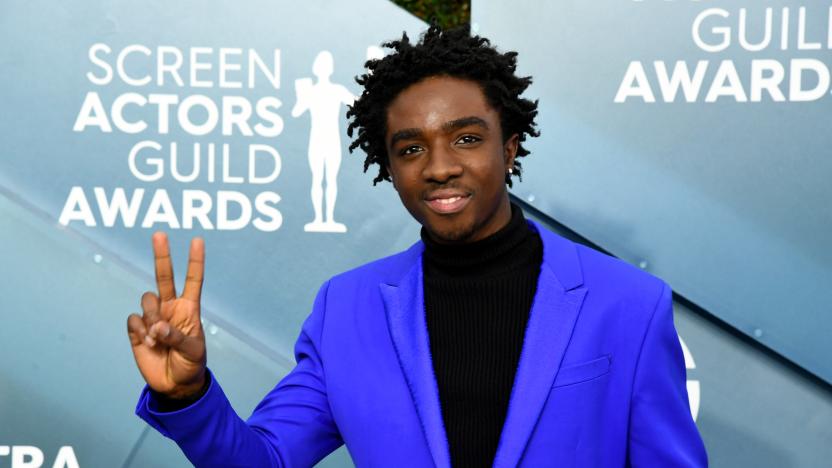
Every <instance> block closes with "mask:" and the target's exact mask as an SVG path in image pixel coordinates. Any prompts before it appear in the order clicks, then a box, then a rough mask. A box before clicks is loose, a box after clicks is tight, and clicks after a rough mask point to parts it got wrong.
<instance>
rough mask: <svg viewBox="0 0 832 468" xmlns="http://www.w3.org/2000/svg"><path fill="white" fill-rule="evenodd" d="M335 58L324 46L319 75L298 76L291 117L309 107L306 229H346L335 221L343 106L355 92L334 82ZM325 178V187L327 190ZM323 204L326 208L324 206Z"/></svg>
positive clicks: (314, 69) (315, 69) (315, 67)
mask: <svg viewBox="0 0 832 468" xmlns="http://www.w3.org/2000/svg"><path fill="white" fill-rule="evenodd" d="M333 67H334V65H333V59H332V54H331V53H330V52H329V51H326V50H323V51H321V52H319V53H318V55H317V56H316V57H315V61H314V63H313V64H312V73H313V74H314V75H315V77H316V78H317V81H316V82H313V81H312V78H301V79H298V80H295V94H296V96H297V102H296V103H295V107H294V108H292V117H300V116H301V115H303V114H304V113H305V112H306V111H309V115H310V120H311V126H310V127H311V128H310V131H309V169H310V170H311V171H312V190H311V197H312V208H313V209H314V211H315V218H314V219H313V220H312V222H309V223H306V225H305V226H304V227H303V230H304V231H306V232H347V227H346V226H345V225H344V224H342V223H339V222H336V221H335V200H336V199H337V198H338V181H337V178H338V170H339V169H340V168H341V130H340V128H339V127H340V117H341V115H342V113H341V106H342V105H348V104H352V103H353V101H355V99H356V96H354V95H353V94H352V93H351V92H350V91H349V90H347V88H346V87H344V86H342V85H340V84H336V83H332V82H331V81H330V80H329V79H330V76H332V72H333ZM324 182H325V183H326V191H324ZM324 205H325V206H326V210H324Z"/></svg>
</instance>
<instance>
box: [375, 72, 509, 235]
mask: <svg viewBox="0 0 832 468" xmlns="http://www.w3.org/2000/svg"><path fill="white" fill-rule="evenodd" d="M517 141H518V137H517V135H512V136H511V137H510V138H508V140H506V142H505V143H504V142H503V139H502V129H501V128H500V116H499V114H498V112H497V111H496V110H494V109H493V108H491V106H490V105H489V104H488V102H487V101H486V98H485V95H484V94H483V92H482V90H481V89H480V87H479V85H478V84H477V83H476V82H474V81H470V80H464V79H459V78H451V77H447V76H435V77H430V78H426V79H424V80H422V81H419V82H418V83H415V84H413V85H411V86H409V87H408V88H405V89H404V90H403V91H402V92H401V93H399V95H398V96H396V98H395V99H394V100H393V101H392V102H391V103H390V105H389V107H388V108H387V133H386V134H385V143H386V146H387V154H388V155H389V161H390V162H389V166H388V171H389V173H390V176H391V177H392V179H393V185H394V186H395V188H396V191H398V193H399V198H401V200H402V203H403V204H404V206H405V208H407V211H409V212H410V214H411V215H412V216H413V217H414V218H415V219H416V220H417V221H418V222H419V223H421V224H422V226H424V227H425V229H426V230H427V232H428V234H429V235H430V236H431V237H432V238H433V239H434V240H436V241H438V242H443V243H457V242H473V241H476V240H479V239H482V238H485V237H487V236H488V235H490V234H493V233H494V232H496V231H497V230H499V229H500V228H501V227H503V226H504V225H505V224H506V223H508V221H509V219H510V218H511V207H510V205H509V201H508V192H507V190H506V185H505V176H506V172H507V171H508V169H509V168H510V167H511V166H512V164H513V162H514V157H515V155H516V153H517Z"/></svg>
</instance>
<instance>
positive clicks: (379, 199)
mask: <svg viewBox="0 0 832 468" xmlns="http://www.w3.org/2000/svg"><path fill="white" fill-rule="evenodd" d="M790 3H792V2H785V3H783V2H780V3H777V4H775V3H772V4H771V5H760V6H754V7H753V8H751V7H749V8H744V9H743V8H741V6H740V5H732V4H730V3H729V2H723V3H716V2H705V1H702V2H696V1H691V2H682V1H677V2H659V1H656V2H650V1H648V0H645V1H641V2H633V1H624V0H619V1H615V2H613V1H605V2H601V3H598V2H594V3H592V4H585V2H584V3H581V2H552V3H550V4H546V5H539V4H537V3H535V2H525V3H524V2H521V3H519V4H512V6H511V7H509V6H505V5H501V4H499V2H490V1H478V2H474V4H473V10H474V22H475V28H478V29H479V31H480V32H481V33H483V34H484V35H486V36H488V37H491V38H493V39H494V42H495V43H496V44H498V45H499V46H501V47H502V48H504V49H516V50H518V51H520V64H521V72H524V73H530V74H533V75H534V77H535V80H536V81H535V85H534V87H533V88H532V89H531V90H530V95H532V97H539V98H540V100H541V104H540V106H541V114H540V119H539V123H540V124H541V127H542V130H543V136H542V137H541V138H540V139H539V140H538V141H536V142H533V143H532V144H531V147H532V148H533V150H534V153H535V154H533V155H532V156H530V157H529V161H528V162H526V164H525V165H524V167H526V168H527V169H528V170H527V172H526V174H525V175H524V180H523V182H522V183H520V184H517V185H516V189H515V190H514V194H515V195H516V196H517V197H519V198H521V199H523V200H524V201H526V202H528V203H529V204H530V205H532V206H534V207H535V208H537V209H539V210H540V211H541V212H542V213H543V214H544V216H542V217H541V218H540V220H541V221H542V222H544V223H545V222H547V221H548V218H547V216H548V217H551V218H554V219H557V220H559V221H561V222H564V223H565V224H566V225H568V226H570V227H572V228H573V229H575V230H576V231H577V232H579V233H581V234H582V235H584V236H586V237H588V238H589V239H591V240H592V241H594V242H597V243H598V244H599V245H601V246H603V247H604V248H607V249H608V250H610V251H612V252H613V253H614V254H616V255H618V256H620V257H622V258H624V259H625V260H627V261H630V262H632V263H635V264H638V265H640V266H641V267H642V268H645V269H647V270H648V271H651V272H653V273H655V274H657V275H659V276H662V277H663V278H665V279H667V280H668V281H669V282H670V283H671V285H673V286H674V288H675V289H676V290H677V291H679V292H681V293H682V294H684V295H686V296H687V297H689V298H690V299H692V300H693V301H694V302H696V303H698V304H700V305H702V306H703V307H705V308H706V309H707V310H709V311H710V312H712V313H714V314H716V315H718V316H719V317H721V318H723V319H724V320H726V321H728V322H729V323H731V324H732V325H734V326H736V327H737V328H739V329H740V330H742V331H743V332H744V333H748V334H749V335H750V336H752V337H754V338H755V339H759V340H761V341H762V342H764V343H765V344H766V345H768V346H770V347H772V348H774V349H776V350H777V351H778V352H780V353H782V354H784V355H786V356H787V357H789V359H792V360H793V361H794V362H796V363H798V365H800V366H803V367H805V368H807V369H809V370H810V371H811V372H813V373H815V374H817V375H819V376H821V378H824V379H827V380H828V379H829V377H830V375H832V368H830V367H829V362H828V360H825V359H823V356H825V355H827V354H828V352H829V348H828V345H826V344H824V341H823V337H824V334H825V333H824V330H828V329H829V326H830V322H829V320H830V319H829V315H828V314H823V311H824V310H827V311H828V310H829V306H828V303H829V299H830V297H829V294H830V293H829V287H828V285H829V284H830V274H829V272H830V257H829V254H828V249H826V248H825V243H826V242H828V239H829V234H830V231H831V230H830V224H831V222H830V214H829V213H830V212H829V210H825V209H824V208H825V207H824V205H823V201H824V200H825V199H829V196H830V195H832V193H830V191H829V189H828V188H827V186H826V185H825V184H824V179H825V178H828V177H827V176H829V175H832V166H830V163H829V161H828V160H827V159H826V158H825V154H826V152H827V150H826V149H825V148H826V147H828V145H825V144H824V143H829V142H830V141H829V137H828V136H827V134H828V132H825V131H824V129H825V128H826V127H827V126H828V125H827V124H826V122H825V119H824V116H827V115H828V111H829V104H828V102H829V101H828V99H829V98H828V89H829V71H828V69H827V68H825V67H826V66H828V64H829V63H830V61H829V50H830V48H832V38H830V36H828V35H827V32H828V27H827V20H828V18H829V5H826V6H824V5H822V4H821V3H820V2H814V3H813V4H806V5H803V4H801V5H797V4H794V5H791V4H790ZM769 7H770V8H769ZM743 25H746V26H743ZM424 27H425V25H424V23H422V22H421V21H419V20H417V19H416V18H414V17H413V16H411V15H410V14H408V13H407V12H405V11H403V10H401V9H400V8H398V7H397V6H395V5H393V4H392V3H390V2H388V1H386V0H357V1H351V2H328V1H324V0H317V1H316V0H313V1H303V2H301V1H291V2H289V1H286V2H265V1H262V0H247V1H244V2H218V1H209V2H195V1H186V2H176V3H170V2H160V1H151V2H142V3H140V4H136V3H131V2H115V3H113V2H103V1H100V0H99V1H93V2H84V3H83V4H79V5H64V4H62V3H57V2H46V1H42V0H35V1H18V0H13V1H10V2H5V3H4V4H3V5H2V6H0V42H2V44H3V47H2V48H0V70H2V73H0V108H1V109H2V112H0V141H2V148H0V227H2V229H0V256H2V259H3V268H2V269H0V319H2V320H1V321H0V466H53V465H54V466H68V467H72V466H81V467H85V466H90V467H113V466H124V467H144V466H188V463H187V460H186V459H185V458H184V457H183V456H182V455H181V453H179V451H178V449H177V448H176V446H175V445H174V444H173V443H172V442H170V441H168V440H167V439H164V438H163V437H161V436H160V435H159V434H157V433H156V432H155V431H153V430H151V429H149V428H148V427H147V426H146V425H145V424H144V423H143V422H142V421H140V420H139V419H138V418H136V417H135V416H134V415H133V408H134V406H135V402H136V399H137V397H138V393H139V391H140V390H141V388H142V385H143V381H142V380H141V377H140V375H139V374H138V371H137V370H136V367H135V364H134V362H133V358H132V354H131V351H130V347H129V342H128V339H127V336H126V325H125V322H126V317H127V315H128V314H129V313H132V312H139V311H140V309H139V299H140V297H141V294H142V292H143V291H146V290H153V289H154V287H155V286H154V281H153V270H152V268H153V262H152V252H151V245H150V236H151V234H152V233H153V232H154V231H156V230H164V231H166V232H167V233H168V235H169V237H170V240H171V250H172V257H173V262H174V271H175V273H176V274H177V275H178V276H177V279H178V280H179V281H180V282H181V281H182V279H183V274H184V267H185V264H186V260H187V246H188V241H189V239H190V238H191V237H193V236H195V235H199V236H202V237H204V238H205V240H206V247H207V256H206V280H205V286H204V292H203V307H204V314H203V315H204V319H205V329H206V333H207V340H208V356H209V363H210V365H211V368H212V369H213V370H214V372H215V374H216V375H217V378H218V379H219V380H220V382H221V383H222V385H223V388H224V389H225V390H226V392H227V394H228V395H229V398H230V399H231V401H232V403H233V404H234V405H235V408H236V409H237V411H238V412H239V413H240V414H241V415H244V416H245V415H248V414H249V413H250V411H251V410H252V409H253V407H254V405H255V404H256V403H257V402H258V401H259V399H260V398H261V397H262V396H263V395H264V394H265V393H266V392H267V391H268V390H269V389H270V388H272V387H273V385H274V384H275V383H276V381H277V380H279V379H280V378H281V377H282V376H283V375H285V373H286V372H287V371H288V370H289V369H290V368H291V367H292V365H293V358H292V354H291V349H292V345H293V343H294V340H295V339H296V337H297V334H298V332H299V328H300V324H301V323H302V321H303V319H304V318H305V317H306V315H307V314H308V312H309V310H310V306H311V303H312V300H313V297H314V294H315V291H317V289H318V287H319V286H320V284H321V283H322V282H323V281H324V280H326V279H327V278H328V277H330V276H332V275H334V274H337V273H339V272H341V271H344V270H346V269H349V268H352V267H354V266H357V265H359V264H361V263H364V262H367V261H369V260H372V259H375V258H378V257H381V256H384V255H388V254H391V253H394V252H396V251H399V250H402V249H404V248H406V247H407V246H409V245H410V244H411V243H412V242H414V241H415V240H416V239H417V238H418V225H417V224H416V223H415V222H414V221H413V220H412V219H411V218H410V217H409V215H408V214H407V212H406V211H405V210H404V209H403V208H402V207H401V205H400V203H399V201H398V197H397V196H396V194H395V192H394V191H393V190H392V188H391V187H390V186H389V184H381V185H379V186H376V187H373V186H372V176H373V175H372V174H364V173H362V171H361V168H362V165H363V158H364V155H363V154H358V153H356V154H352V155H351V154H349V153H348V152H347V146H348V140H347V137H346V134H345V128H346V121H345V117H344V114H345V111H346V106H348V105H349V104H350V103H351V102H352V101H353V99H354V98H355V96H356V95H357V94H358V93H360V88H359V87H358V86H357V85H356V84H355V81H354V79H353V78H354V76H355V75H357V74H359V73H361V72H362V65H363V62H364V61H365V60H366V59H367V58H370V57H378V56H379V55H380V54H383V53H384V52H383V50H381V49H380V48H379V47H378V46H379V44H380V43H381V42H382V41H384V40H387V39H391V38H394V37H396V36H399V35H401V33H402V31H407V32H408V33H409V34H410V35H411V36H412V37H413V36H417V35H418V33H419V32H420V31H422V30H423V29H424ZM530 216H531V214H530ZM677 326H678V328H679V331H680V334H681V336H682V339H683V342H684V350H685V358H686V364H687V367H688V374H689V380H688V390H689V394H690V399H691V412H692V414H693V415H694V416H695V417H696V418H697V421H698V423H699V425H700V429H701V430H702V432H703V436H704V437H705V439H706V444H707V445H708V448H709V451H710V453H711V458H712V462H713V465H714V466H743V465H742V463H744V462H749V463H750V464H748V465H746V466H752V465H753V466H818V463H820V461H821V460H827V459H829V457H830V456H832V453H830V449H829V448H828V447H827V446H826V445H824V444H823V443H822V441H823V440H827V441H828V439H829V438H830V436H832V434H830V429H829V428H830V427H832V424H830V422H832V410H831V409H830V407H832V403H830V397H829V394H828V392H827V391H826V390H825V389H823V388H822V387H819V386H818V385H816V384H814V383H812V382H809V381H807V380H806V379H804V378H802V377H801V376H799V375H797V374H795V373H794V372H793V371H792V370H790V369H789V368H787V367H784V366H783V365H782V364H781V363H779V362H778V361H776V360H772V359H771V358H770V357H768V356H766V355H765V354H763V353H760V352H759V351H756V350H755V349H753V348H750V347H748V346H747V345H745V344H743V343H742V342H741V341H739V340H737V339H736V338H735V337H733V336H731V335H730V334H727V333H725V332H724V331H723V330H722V329H720V328H718V327H715V326H713V324H711V323H710V322H708V321H706V320H702V318H701V317H700V316H699V315H697V314H695V313H692V312H690V311H688V310H686V309H685V308H684V307H682V306H678V307H677ZM800 431H802V432H800ZM827 445H828V444H827ZM350 463H351V462H350V459H349V456H348V454H347V452H346V451H345V450H344V449H340V450H339V451H337V452H336V453H335V454H333V455H332V456H331V457H330V458H328V459H327V460H325V461H324V462H323V463H322V465H325V466H349V465H350Z"/></svg>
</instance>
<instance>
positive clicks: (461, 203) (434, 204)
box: [425, 194, 471, 214]
mask: <svg viewBox="0 0 832 468" xmlns="http://www.w3.org/2000/svg"><path fill="white" fill-rule="evenodd" d="M470 199H471V195H470V194H466V195H455V196H452V197H447V198H433V199H429V200H425V203H426V204H427V205H428V207H429V208H430V209H431V210H433V211H434V212H436V213H438V214H452V213H457V212H459V211H462V209H463V208H465V206H466V205H467V204H468V201H469V200H470Z"/></svg>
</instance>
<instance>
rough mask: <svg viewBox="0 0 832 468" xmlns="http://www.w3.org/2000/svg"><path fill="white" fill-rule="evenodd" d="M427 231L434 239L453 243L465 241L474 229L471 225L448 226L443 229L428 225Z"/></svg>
mask: <svg viewBox="0 0 832 468" xmlns="http://www.w3.org/2000/svg"><path fill="white" fill-rule="evenodd" d="M428 231H429V232H430V233H431V235H432V236H433V238H434V239H436V240H438V241H440V242H447V243H453V242H463V241H466V240H467V239H469V238H470V237H471V235H472V234H473V231H474V230H473V228H472V227H471V226H448V227H445V228H444V229H442V228H439V229H436V228H432V227H428Z"/></svg>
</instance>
